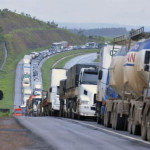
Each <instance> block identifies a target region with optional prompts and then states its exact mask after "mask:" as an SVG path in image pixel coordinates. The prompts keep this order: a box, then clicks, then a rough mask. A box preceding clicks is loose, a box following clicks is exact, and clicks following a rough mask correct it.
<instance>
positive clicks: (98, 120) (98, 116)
mask: <svg viewBox="0 0 150 150" xmlns="http://www.w3.org/2000/svg"><path fill="white" fill-rule="evenodd" d="M96 117H97V119H96V121H97V124H100V123H101V119H100V113H99V112H97V115H96Z"/></svg>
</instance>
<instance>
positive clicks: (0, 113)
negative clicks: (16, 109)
mask: <svg viewBox="0 0 150 150" xmlns="http://www.w3.org/2000/svg"><path fill="white" fill-rule="evenodd" d="M9 116H10V114H9V113H2V112H0V118H1V117H9Z"/></svg>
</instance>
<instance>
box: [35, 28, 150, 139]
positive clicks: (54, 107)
mask: <svg viewBox="0 0 150 150" xmlns="http://www.w3.org/2000/svg"><path fill="white" fill-rule="evenodd" d="M99 57H100V59H99V63H98V64H76V65H74V66H73V67H71V68H70V69H68V70H66V69H63V68H52V69H51V74H50V76H51V81H50V89H49V92H45V91H43V94H42V101H41V102H40V103H39V104H38V105H37V114H38V115H39V116H46V115H49V116H50V115H59V116H60V117H68V118H73V119H75V118H77V119H83V118H85V117H86V118H96V120H97V123H101V124H103V125H104V126H105V127H112V128H113V129H115V130H127V131H128V132H130V133H131V134H134V135H137V134H140V135H141V137H142V139H143V140H147V141H150V73H149V72H150V66H149V65H150V33H146V32H144V27H142V28H140V29H138V30H135V31H132V32H131V33H130V35H129V37H126V36H121V37H117V38H114V42H113V45H105V46H104V47H103V48H102V49H101V50H100V54H99Z"/></svg>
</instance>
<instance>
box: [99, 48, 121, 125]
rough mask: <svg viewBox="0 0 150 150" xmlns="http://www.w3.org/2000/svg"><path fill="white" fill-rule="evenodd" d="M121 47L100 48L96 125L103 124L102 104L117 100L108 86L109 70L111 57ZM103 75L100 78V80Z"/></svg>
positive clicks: (115, 94) (103, 109)
mask: <svg viewBox="0 0 150 150" xmlns="http://www.w3.org/2000/svg"><path fill="white" fill-rule="evenodd" d="M119 48H121V46H119V45H117V46H116V47H115V48H114V47H113V45H105V46H103V47H102V48H101V50H100V54H99V68H98V72H99V76H98V81H97V94H96V100H97V101H96V114H97V115H96V116H97V123H102V124H104V111H105V107H104V104H105V103H106V100H107V99H108V97H109V98H112V99H114V98H117V96H118V95H117V93H115V92H114V90H113V89H112V88H111V87H110V86H109V79H110V77H109V68H110V64H111V62H112V56H113V55H115V54H116V53H117V52H118V50H119ZM102 73H103V76H102V78H101V79H100V77H101V75H102ZM100 106H101V107H100Z"/></svg>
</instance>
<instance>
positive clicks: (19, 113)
mask: <svg viewBox="0 0 150 150" xmlns="http://www.w3.org/2000/svg"><path fill="white" fill-rule="evenodd" d="M14 116H23V111H22V108H15V109H14Z"/></svg>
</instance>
